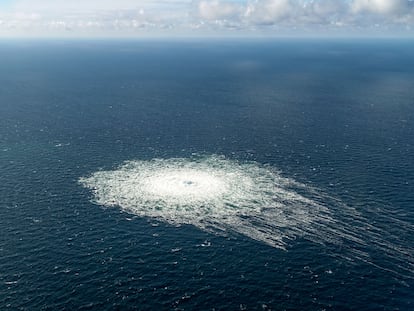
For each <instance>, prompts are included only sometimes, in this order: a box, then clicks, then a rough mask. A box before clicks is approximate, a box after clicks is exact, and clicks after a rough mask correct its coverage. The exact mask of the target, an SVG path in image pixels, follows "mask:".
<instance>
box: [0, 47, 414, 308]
mask: <svg viewBox="0 0 414 311" xmlns="http://www.w3.org/2000/svg"><path fill="white" fill-rule="evenodd" d="M413 122H414V44H413V43H412V42H409V41H398V40H388V41H387V40H382V41H379V40H378V41H374V40H368V41H363V40H360V41H351V40H342V41H333V40H325V41H317V40H302V41H294V40H280V41H272V42H265V41H260V40H251V41H248V40H246V41H235V40H233V41H229V42H225V41H224V40H223V41H197V40H192V41H181V42H177V41H175V42H174V41H171V42H168V41H164V42H161V41H159V42H157V41H87V40H84V41H58V40H55V41H13V40H10V41H7V40H3V41H1V42H0V309H1V310H41V309H42V310H74V309H81V310H113V309H115V310H129V309H131V310H132V309H137V310H161V309H166V310H167V309H177V310H208V309H216V310H240V309H242V310H256V309H257V310H285V309H286V310H412V309H413V308H414V306H413V304H414V294H413V292H414V291H413V286H414V281H413V279H414V271H413V270H412V267H413V262H414V258H413V256H414V229H413V227H414V187H413V186H414V125H413ZM193 153H197V154H216V155H223V156H225V157H227V158H229V159H232V160H235V161H240V162H243V161H256V162H258V163H261V164H269V165H271V166H274V167H275V168H277V169H278V170H280V172H281V174H282V175H283V176H286V177H288V178H293V179H295V180H297V181H299V182H302V183H305V184H308V185H312V186H313V187H316V188H318V189H320V190H321V191H323V192H324V193H327V194H329V196H331V197H333V198H335V199H336V200H339V201H341V202H342V203H343V204H346V205H347V206H350V207H352V208H354V209H355V210H357V211H358V212H359V213H360V214H361V215H363V217H364V219H366V220H367V221H366V223H364V224H363V225H364V226H365V225H367V226H366V227H367V230H369V229H368V225H373V226H375V228H378V232H379V234H378V236H380V237H381V243H386V244H387V245H389V246H395V249H396V251H395V252H393V251H390V253H386V252H384V251H383V250H381V248H378V247H376V245H374V244H375V243H374V242H377V241H366V243H367V244H366V245H365V246H364V251H365V252H367V253H368V254H369V256H370V259H369V260H366V261H363V260H358V259H355V258H345V257H346V256H343V254H342V249H341V248H340V247H337V246H335V245H328V244H318V243H315V242H311V241H309V240H308V239H306V237H303V238H298V239H296V240H293V241H289V243H288V247H287V250H281V249H277V248H272V247H270V246H268V245H265V244H263V243H260V242H258V241H254V240H251V239H249V238H247V237H244V236H242V235H237V234H232V233H230V234H229V235H228V236H227V237H223V236H215V235H214V234H211V233H206V232H203V231H200V230H199V229H197V228H195V227H192V226H181V227H176V226H171V225H168V224H164V223H162V222H160V221H157V220H154V219H143V218H139V217H135V216H133V215H130V214H128V213H126V212H122V211H121V210H120V209H118V208H104V207H100V206H97V205H95V204H93V203H91V202H90V199H91V193H90V191H89V190H88V189H85V188H83V187H82V186H81V185H80V184H79V183H78V180H79V178H80V177H82V176H87V175H88V174H91V173H93V172H95V171H97V170H100V169H105V170H110V169H113V168H116V167H117V166H118V165H120V164H122V163H123V162H124V161H126V160H134V159H139V160H147V159H148V160H149V159H152V158H172V157H191V156H192V154H193ZM328 208H329V206H328ZM338 217H339V218H340V217H341V216H338ZM339 221H342V222H344V223H345V222H346V223H347V224H348V225H349V226H352V225H353V221H354V220H353V219H352V215H351V216H350V217H348V218H347V219H339ZM360 227H361V226H360ZM362 227H363V226H362ZM361 236H364V234H363V232H361ZM371 243H372V245H371ZM350 247H352V245H351V246H350ZM389 248H390V247H389Z"/></svg>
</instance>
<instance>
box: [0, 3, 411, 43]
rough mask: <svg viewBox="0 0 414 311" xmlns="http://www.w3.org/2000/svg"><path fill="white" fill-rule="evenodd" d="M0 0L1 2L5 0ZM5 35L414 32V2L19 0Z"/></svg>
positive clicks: (1, 15) (5, 22) (2, 15)
mask: <svg viewBox="0 0 414 311" xmlns="http://www.w3.org/2000/svg"><path fill="white" fill-rule="evenodd" d="M0 1H1V0H0ZM0 20H1V23H0V35H14V34H19V35H26V34H27V35H50V34H51V35H56V34H65V33H69V32H70V33H71V34H73V35H77V34H82V35H88V34H89V35H96V34H98V35H102V36H105V35H107V34H109V33H110V34H111V35H117V34H119V35H124V34H125V33H127V34H128V35H134V34H136V35H141V34H143V33H148V34H151V33H159V34H193V35H194V34H198V33H200V34H201V33H211V34H217V35H220V34H222V33H224V32H227V31H229V30H231V31H232V33H234V32H235V31H237V32H238V33H240V34H243V33H249V34H254V33H267V34H268V33H270V34H278V33H283V32H290V33H291V32H292V31H293V32H296V33H299V34H300V33H303V32H306V33H316V34H317V33H320V32H324V33H335V31H338V29H341V31H345V32H347V33H363V32H364V31H366V32H370V31H372V29H376V31H378V32H379V33H380V32H381V31H382V30H384V29H394V30H395V31H396V32H398V31H399V32H400V33H402V32H408V33H410V34H414V30H411V29H414V1H413V0H117V1H113V0H82V1H81V0H78V1H76V0H71V1H68V0H14V1H12V3H9V5H8V6H7V7H1V6H0Z"/></svg>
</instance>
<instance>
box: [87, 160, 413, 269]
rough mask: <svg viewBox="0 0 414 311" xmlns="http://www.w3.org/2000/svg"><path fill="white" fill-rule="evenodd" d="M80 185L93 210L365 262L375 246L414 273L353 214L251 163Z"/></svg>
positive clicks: (100, 178) (152, 166)
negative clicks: (115, 210)
mask: <svg viewBox="0 0 414 311" xmlns="http://www.w3.org/2000/svg"><path fill="white" fill-rule="evenodd" d="M80 183H81V184H83V185H84V186H85V187H87V188H89V189H91V190H92V191H93V194H94V199H93V201H94V202H95V203H97V204H100V205H104V206H118V207H120V208H122V209H124V210H126V211H128V212H130V213H133V214H135V215H138V216H143V217H152V218H156V219H158V220H161V221H164V222H167V223H171V224H175V225H179V224H190V225H193V226H196V227H198V228H200V229H202V230H206V231H209V232H214V233H216V234H223V235H226V234H228V233H231V232H233V233H239V234H242V235H245V236H248V237H250V238H252V239H254V240H257V241H261V242H264V243H267V244H269V245H271V246H273V247H278V248H285V247H286V244H287V242H288V241H289V240H291V239H295V238H298V237H304V238H306V239H308V240H311V241H314V242H317V243H323V244H330V245H336V246H339V247H341V252H342V253H343V254H344V256H352V258H359V259H362V260H364V261H369V256H368V254H367V253H366V252H365V251H363V249H365V247H366V246H368V245H377V247H378V249H379V250H381V251H383V252H387V253H389V255H390V256H391V257H395V258H399V259H401V260H404V261H407V258H408V265H409V268H410V267H412V266H413V261H414V260H413V258H412V250H411V249H404V248H401V247H400V248H399V247H398V246H396V245H394V244H390V243H388V242H387V241H386V240H384V238H382V236H383V235H384V233H383V232H382V231H381V230H380V229H379V228H377V227H374V226H372V225H370V224H369V222H368V220H367V219H366V218H363V217H362V216H361V215H360V214H359V213H357V212H356V211H355V210H354V209H352V208H350V207H347V206H346V205H344V204H342V203H340V202H339V201H337V200H335V199H333V198H331V197H329V196H327V195H325V194H323V193H321V191H317V190H316V189H314V188H311V187H308V186H306V185H304V184H301V183H298V182H296V181H294V180H292V179H289V178H286V177H283V176H281V174H280V173H279V172H278V171H277V170H275V169H274V168H273V167H271V166H264V165H260V164H258V163H256V162H243V163H240V162H237V161H232V160H228V159H225V158H224V157H220V156H209V157H196V158H173V159H154V160H150V161H139V160H137V161H129V162H126V163H125V164H123V165H122V166H120V167H118V168H117V169H115V170H111V171H98V172H96V173H94V174H92V175H91V176H88V177H83V178H81V179H80ZM337 216H340V219H339V218H338V217H337ZM351 223H352V224H351ZM345 249H346V251H345Z"/></svg>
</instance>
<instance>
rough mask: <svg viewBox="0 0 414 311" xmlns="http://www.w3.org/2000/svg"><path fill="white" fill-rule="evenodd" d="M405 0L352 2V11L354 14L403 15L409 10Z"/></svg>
mask: <svg viewBox="0 0 414 311" xmlns="http://www.w3.org/2000/svg"><path fill="white" fill-rule="evenodd" d="M410 6H411V3H410V1H407V0H354V1H353V2H352V11H353V12H355V13H366V12H368V13H373V14H382V15H394V14H403V13H406V12H407V10H409V9H410Z"/></svg>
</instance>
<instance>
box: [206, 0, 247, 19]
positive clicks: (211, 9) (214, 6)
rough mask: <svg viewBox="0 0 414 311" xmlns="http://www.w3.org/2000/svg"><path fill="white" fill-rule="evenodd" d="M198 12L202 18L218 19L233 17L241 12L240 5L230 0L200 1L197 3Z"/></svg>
mask: <svg viewBox="0 0 414 311" xmlns="http://www.w3.org/2000/svg"><path fill="white" fill-rule="evenodd" d="M198 12H199V14H200V17H201V18H202V19H207V20H219V19H227V18H234V17H236V16H237V15H238V14H240V13H241V6H240V5H237V4H236V3H232V2H223V1H218V0H213V1H200V2H199V3H198Z"/></svg>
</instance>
